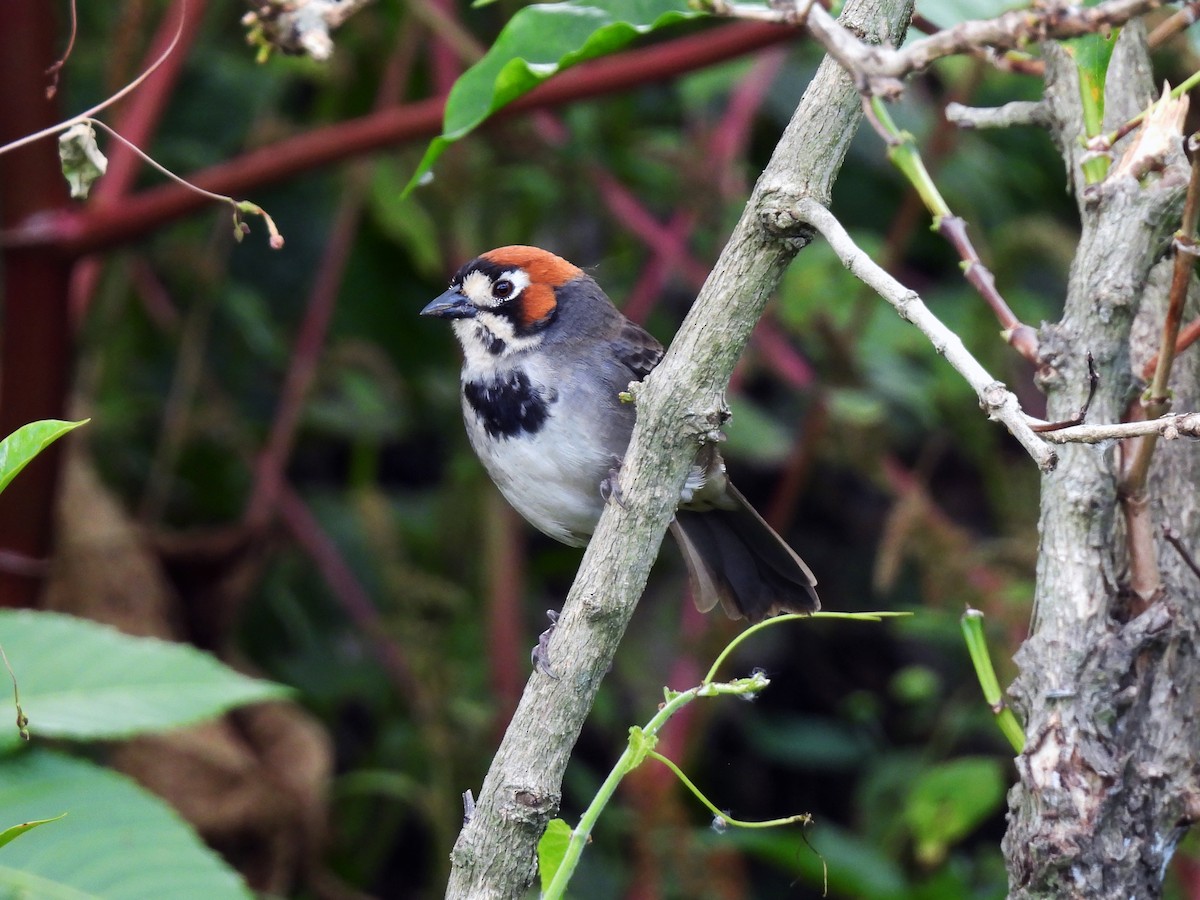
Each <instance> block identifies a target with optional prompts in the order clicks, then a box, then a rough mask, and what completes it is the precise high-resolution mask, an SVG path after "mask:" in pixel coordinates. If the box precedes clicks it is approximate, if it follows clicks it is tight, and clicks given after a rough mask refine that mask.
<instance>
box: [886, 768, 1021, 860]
mask: <svg viewBox="0 0 1200 900" xmlns="http://www.w3.org/2000/svg"><path fill="white" fill-rule="evenodd" d="M1001 765H1002V764H1001V762H1000V761H999V760H997V759H993V758H992V757H985V756H966V757H961V758H959V759H955V760H952V761H950V762H946V763H942V764H941V765H938V766H934V767H933V768H931V769H927V770H926V771H924V772H922V773H921V774H920V775H919V776H918V777H917V779H916V781H915V782H914V783H913V786H912V790H910V791H909V794H908V799H907V801H906V802H905V805H904V821H905V823H906V824H907V825H908V827H909V829H910V831H911V832H912V836H913V841H914V844H915V851H916V856H917V859H918V860H919V861H920V862H921V863H922V864H923V865H927V866H934V865H938V864H939V863H941V861H942V860H943V859H944V858H945V856H946V851H947V850H948V849H949V847H950V845H951V844H953V843H954V842H955V841H958V840H959V839H961V838H963V837H966V835H968V834H969V833H970V832H971V831H972V830H973V829H974V828H975V827H976V826H978V825H979V824H980V823H981V822H983V820H984V819H986V818H987V817H988V816H990V815H991V814H992V813H994V812H995V811H996V810H997V809H999V807H1000V803H1001V801H1003V799H1004V789H1005V786H1004V773H1003V772H1002V770H1001Z"/></svg>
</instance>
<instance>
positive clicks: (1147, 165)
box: [1110, 83, 1188, 179]
mask: <svg viewBox="0 0 1200 900" xmlns="http://www.w3.org/2000/svg"><path fill="white" fill-rule="evenodd" d="M1187 111H1188V95H1187V94H1184V95H1183V96H1181V97H1178V98H1174V97H1172V96H1171V86H1170V85H1169V84H1166V83H1164V84H1163V91H1162V96H1161V97H1159V99H1158V100H1157V101H1155V102H1154V103H1152V104H1151V105H1150V110H1149V111H1148V112H1147V113H1146V118H1145V120H1144V121H1143V122H1142V127H1141V128H1139V129H1138V131H1137V136H1136V137H1135V138H1134V140H1133V143H1132V144H1130V145H1129V147H1128V148H1127V149H1126V150H1125V153H1124V154H1123V155H1122V156H1121V161H1120V162H1119V163H1117V166H1116V168H1115V169H1113V171H1112V174H1111V176H1110V177H1112V178H1121V177H1124V176H1130V177H1133V178H1137V179H1141V178H1144V177H1145V176H1147V175H1149V174H1150V173H1151V172H1160V171H1162V169H1163V168H1164V167H1165V166H1166V164H1167V157H1168V156H1169V155H1170V153H1171V152H1172V151H1175V150H1178V149H1179V148H1180V147H1181V146H1182V145H1181V141H1182V139H1183V123H1184V119H1185V118H1186V117H1187Z"/></svg>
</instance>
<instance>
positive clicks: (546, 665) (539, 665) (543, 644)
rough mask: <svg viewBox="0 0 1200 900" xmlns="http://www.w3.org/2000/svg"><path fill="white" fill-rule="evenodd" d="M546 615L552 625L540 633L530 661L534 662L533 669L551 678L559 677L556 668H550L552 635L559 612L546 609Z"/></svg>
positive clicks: (530, 655)
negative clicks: (555, 672)
mask: <svg viewBox="0 0 1200 900" xmlns="http://www.w3.org/2000/svg"><path fill="white" fill-rule="evenodd" d="M546 615H547V616H548V617H549V619H550V627H549V628H547V629H546V630H545V631H543V632H542V633H541V634H539V635H538V642H537V646H535V647H534V648H533V652H532V653H530V654H529V658H530V661H531V662H532V663H533V670H534V671H535V672H541V673H542V674H543V675H546V676H548V677H550V678H558V676H557V675H555V674H554V670H553V669H552V668H550V637H551V635H553V634H554V628H555V626H556V625H558V613H556V612H555V611H554V610H552V609H548V610H546Z"/></svg>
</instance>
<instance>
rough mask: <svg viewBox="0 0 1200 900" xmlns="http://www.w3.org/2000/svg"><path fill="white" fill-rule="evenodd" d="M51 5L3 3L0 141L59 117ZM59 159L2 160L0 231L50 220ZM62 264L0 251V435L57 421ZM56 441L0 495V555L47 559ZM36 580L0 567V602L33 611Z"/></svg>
mask: <svg viewBox="0 0 1200 900" xmlns="http://www.w3.org/2000/svg"><path fill="white" fill-rule="evenodd" d="M56 26H57V22H56V19H55V12H54V7H53V4H48V3H46V2H44V0H11V2H8V3H6V4H5V5H4V26H3V27H2V28H0V80H2V81H3V84H4V88H3V90H0V144H5V143H8V142H9V141H12V140H16V139H17V138H20V137H23V136H24V135H27V134H32V133H34V132H37V131H40V130H41V129H43V128H47V127H49V126H51V125H53V124H54V123H55V122H56V121H57V120H58V111H57V109H56V107H55V104H54V103H53V102H51V101H50V100H48V99H47V97H46V80H45V74H44V73H45V71H46V67H47V66H48V65H50V64H51V63H53V62H54V60H55V57H56V56H57V54H56V52H55V48H56V45H57V44H58V40H59V36H58V34H57V29H56ZM66 193H67V192H66V186H65V183H64V181H63V177H62V174H61V173H60V172H59V169H58V158H57V154H55V153H54V152H53V151H50V152H48V151H47V148H46V147H45V146H36V145H35V146H29V147H22V148H20V149H19V150H15V151H13V152H12V153H9V154H6V155H5V156H4V157H2V158H0V230H7V229H11V228H15V227H17V226H18V224H19V223H22V222H25V221H28V220H29V219H31V218H33V217H38V216H54V215H56V214H60V213H58V211H59V210H60V209H61V208H62V206H63V205H64V204H65V203H66V199H67V198H66ZM69 276H70V265H69V263H68V262H66V261H65V260H63V259H61V258H58V257H56V256H54V255H53V254H51V253H46V252H32V251H28V250H20V249H17V248H12V247H4V248H3V255H2V257H0V277H2V278H3V282H2V283H0V297H2V298H3V302H4V310H3V319H4V328H3V336H2V337H0V436H3V435H8V434H11V433H12V432H13V431H15V430H16V429H17V428H19V427H20V426H21V425H24V424H26V423H27V422H32V421H34V420H36V419H47V418H61V417H63V415H64V410H65V408H66V393H67V384H68V378H69V366H70V349H71V348H70V343H69V340H68V327H67V303H66V297H67V282H68V278H69ZM60 452H61V444H55V445H53V446H52V447H51V448H50V450H49V451H47V452H46V453H43V454H42V455H41V456H40V457H39V458H38V459H37V460H35V461H34V463H33V464H32V465H30V466H29V467H28V468H27V469H26V470H25V471H24V472H22V473H21V476H20V477H19V478H17V479H15V480H14V481H13V482H12V484H11V485H9V487H8V488H7V489H6V490H5V491H4V493H3V495H0V550H3V551H9V552H11V553H16V554H19V555H20V556H22V557H27V558H29V559H32V560H39V559H42V558H43V557H45V555H46V553H47V551H48V548H49V544H50V534H51V528H52V521H53V515H54V497H55V492H56V487H57V480H58V468H59V466H58V460H59V455H60ZM39 588H40V581H38V580H36V579H31V578H29V577H28V576H27V575H23V574H22V573H18V572H11V571H0V605H4V606H32V605H33V604H34V603H35V601H36V599H37V594H38V591H39Z"/></svg>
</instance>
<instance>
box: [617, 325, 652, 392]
mask: <svg viewBox="0 0 1200 900" xmlns="http://www.w3.org/2000/svg"><path fill="white" fill-rule="evenodd" d="M613 350H614V355H615V356H616V358H617V359H618V360H619V361H620V362H621V364H622V365H624V366H625V367H626V368H627V369H629V371H630V373H631V374H632V376H633V377H632V378H631V379H630V380H631V381H641V380H642V379H643V378H645V377H646V376H647V375H649V374H650V373H651V371H653V370H654V367H655V366H657V365H658V362H659V360H661V359H662V358H663V352H664V351H663V345H662V344H660V343H659V342H658V339H657V338H655V337H654V335H652V334H651V333H650V332H648V331H647V330H646V329H645V328H643V327H642V326H640V325H635V324H634V323H633V322H630V321H629V320H628V319H623V321H622V323H621V328H620V330H619V331H618V332H617V335H616V337H615V338H614V340H613Z"/></svg>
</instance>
